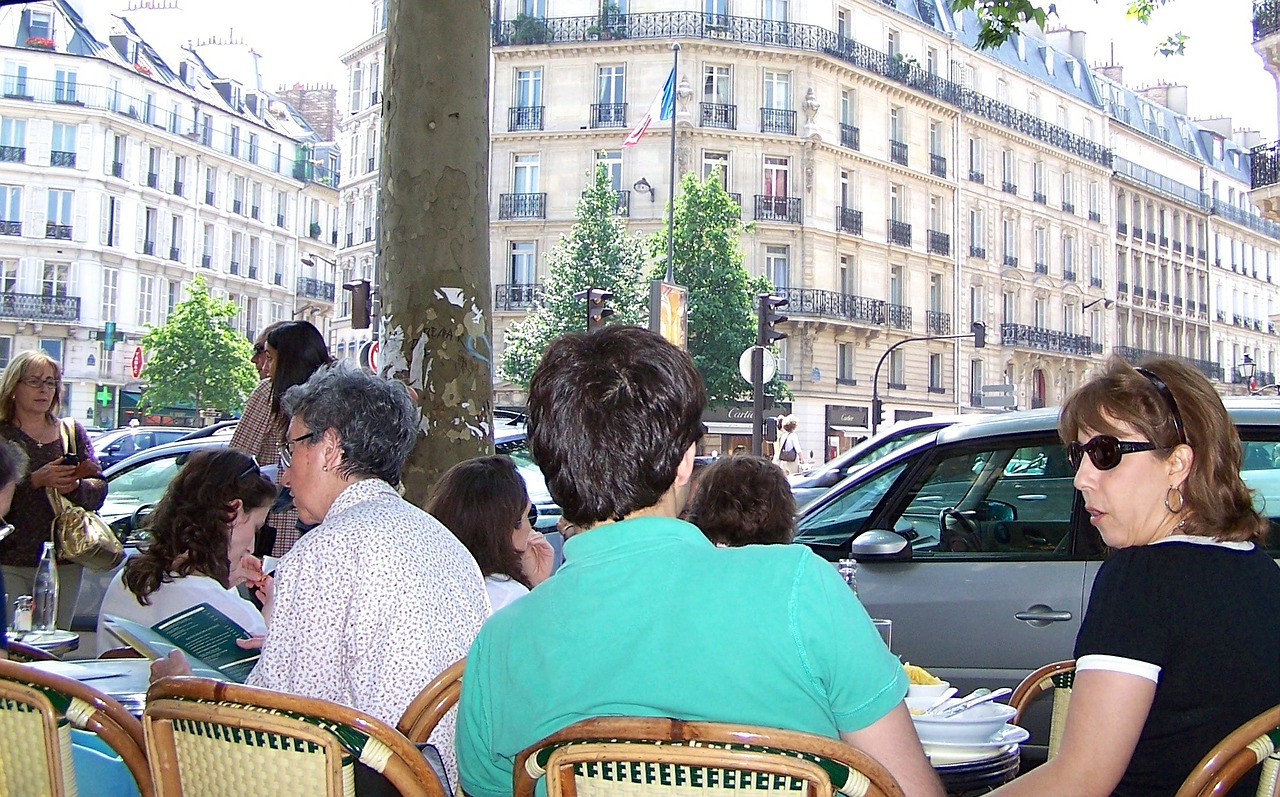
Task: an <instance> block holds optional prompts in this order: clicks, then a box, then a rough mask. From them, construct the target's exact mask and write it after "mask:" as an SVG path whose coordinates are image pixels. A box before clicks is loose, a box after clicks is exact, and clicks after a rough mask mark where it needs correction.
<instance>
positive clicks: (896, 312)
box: [885, 304, 911, 329]
mask: <svg viewBox="0 0 1280 797" xmlns="http://www.w3.org/2000/svg"><path fill="white" fill-rule="evenodd" d="M885 314H886V315H885V320H886V321H887V322H888V324H889V326H891V327H893V328H894V329H911V308H910V307H906V306H904V305H900V304H886V305H885Z"/></svg>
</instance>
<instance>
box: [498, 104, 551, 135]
mask: <svg viewBox="0 0 1280 797" xmlns="http://www.w3.org/2000/svg"><path fill="white" fill-rule="evenodd" d="M542 110H543V106H541V105H513V106H511V107H509V108H507V131H508V132H515V131H517V130H541V129H542Z"/></svg>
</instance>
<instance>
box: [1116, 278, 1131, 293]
mask: <svg viewBox="0 0 1280 797" xmlns="http://www.w3.org/2000/svg"><path fill="white" fill-rule="evenodd" d="M1116 291H1117V292H1119V293H1128V292H1129V283H1127V282H1125V281H1124V280H1120V281H1119V282H1117V283H1116Z"/></svg>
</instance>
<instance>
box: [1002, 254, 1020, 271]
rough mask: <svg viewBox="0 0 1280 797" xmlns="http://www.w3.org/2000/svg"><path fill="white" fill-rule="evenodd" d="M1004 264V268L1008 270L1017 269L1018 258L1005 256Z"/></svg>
mask: <svg viewBox="0 0 1280 797" xmlns="http://www.w3.org/2000/svg"><path fill="white" fill-rule="evenodd" d="M1004 264H1005V265H1006V266H1008V267H1009V268H1017V267H1018V258H1017V256H1016V255H1005V256H1004Z"/></svg>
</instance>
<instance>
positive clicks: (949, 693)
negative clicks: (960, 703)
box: [924, 686, 960, 714]
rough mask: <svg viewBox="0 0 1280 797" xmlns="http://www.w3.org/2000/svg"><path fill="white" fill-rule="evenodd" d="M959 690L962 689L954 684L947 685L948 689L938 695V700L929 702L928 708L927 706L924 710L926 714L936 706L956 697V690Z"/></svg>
mask: <svg viewBox="0 0 1280 797" xmlns="http://www.w3.org/2000/svg"><path fill="white" fill-rule="evenodd" d="M959 691H960V690H959V689H956V688H955V687H954V686H950V687H947V690H946V691H945V692H943V693H942V694H940V695H938V699H937V700H935V701H933V702H932V703H930V704H929V707H928V708H926V709H925V710H924V713H925V714H928V713H929V712H930V711H933V710H934V709H935V708H937V707H938V706H941V705H942V704H943V703H945V702H947V701H948V700H950V699H951V698H953V697H955V695H956V692H959Z"/></svg>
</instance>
